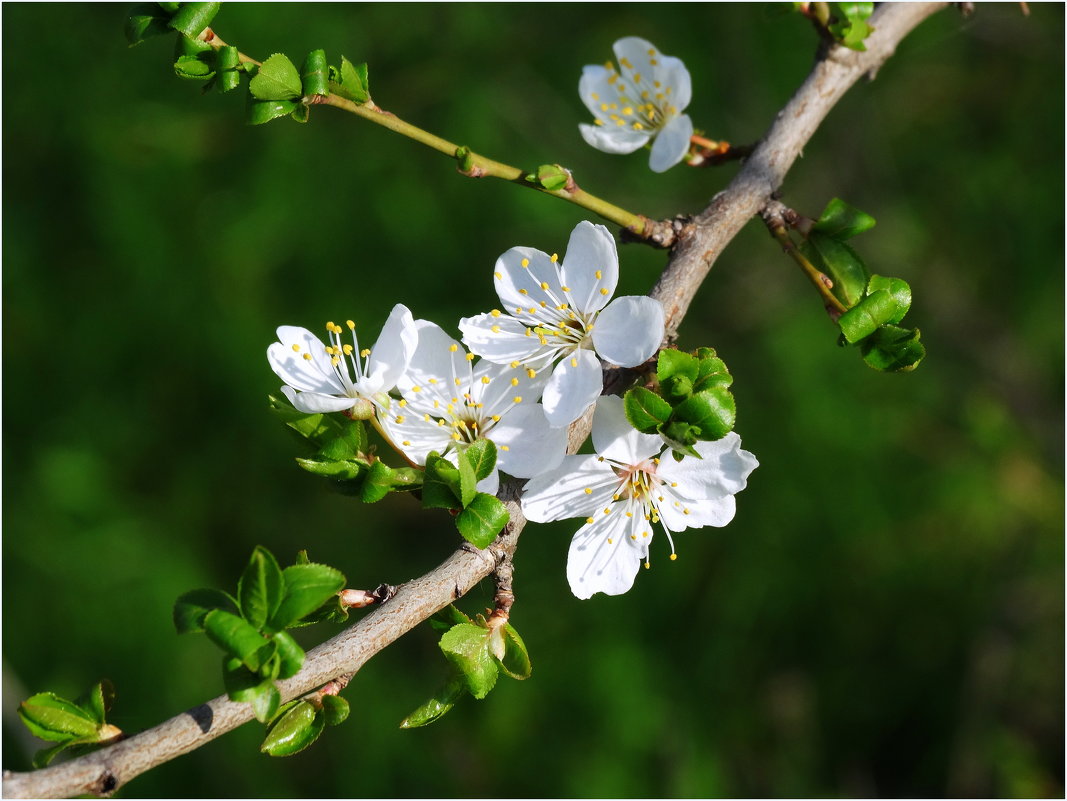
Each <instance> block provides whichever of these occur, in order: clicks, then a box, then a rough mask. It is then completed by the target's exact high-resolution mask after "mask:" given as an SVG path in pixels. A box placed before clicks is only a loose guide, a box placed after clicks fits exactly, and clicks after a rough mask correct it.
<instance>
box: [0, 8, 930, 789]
mask: <svg viewBox="0 0 1067 801" xmlns="http://www.w3.org/2000/svg"><path fill="white" fill-rule="evenodd" d="M945 5H947V4H946V3H914V4H886V5H883V6H880V7H879V8H878V10H877V11H876V12H875V14H874V16H873V17H872V19H871V23H872V25H873V26H874V28H875V31H874V33H873V34H872V35H871V36H870V37H869V38H868V39H867V40H866V42H865V43H866V45H867V50H866V52H855V51H851V50H847V49H845V48H842V47H831V48H829V50H828V52H827V53H826V55H825V56H824V57H823V58H822V59H820V60H819V61H818V63H817V64H816V65H815V68H814V70H813V71H812V73H811V74H810V75H809V76H808V78H807V80H806V81H805V82H804V84H803V85H802V86H801V87H800V89H798V90H797V92H796V94H795V95H794V96H793V98H792V99H791V100H790V101H789V103H788V104H787V105H786V106H785V108H784V109H782V111H781V112H779V114H778V116H777V118H776V119H775V121H774V124H773V125H772V126H771V128H770V130H769V131H768V132H767V134H766V135H765V136H764V138H763V139H762V140H761V141H760V143H759V144H758V146H757V147H756V148H755V150H754V151H753V153H752V155H751V156H750V157H749V158H748V159H747V160H746V161H745V163H744V165H743V167H742V168H741V170H740V171H739V172H738V174H737V176H736V177H735V178H734V180H733V181H732V182H731V183H730V185H729V186H728V187H727V188H726V190H724V191H723V192H721V193H719V194H718V195H716V196H715V198H713V199H712V201H711V204H710V205H709V206H708V207H707V208H706V209H705V210H704V211H703V212H701V213H700V214H699V215H697V216H696V217H694V218H693V219H692V220H689V221H684V220H678V221H673V222H664V223H660V224H659V226H660V228H658V229H657V230H661V229H662V230H661V235H662V236H663V237H664V242H663V244H670V245H671V248H672V249H671V255H670V260H669V262H668V265H667V267H666V269H665V270H664V272H663V274H662V275H661V276H660V279H659V281H658V282H657V283H656V286H655V288H654V289H653V290H652V292H651V293H650V294H651V295H652V297H655V298H657V299H659V300H660V301H662V303H663V305H664V308H665V309H666V312H667V330H666V339H667V341H671V340H672V339H673V338H674V337H675V335H676V333H677V331H678V326H679V325H680V324H681V322H682V320H683V319H684V317H685V315H686V312H687V311H688V309H689V305H690V303H691V302H692V300H693V296H694V295H695V294H696V292H697V290H698V289H699V288H700V285H701V283H702V282H703V280H704V278H705V277H706V276H707V274H708V271H709V270H710V269H711V266H712V265H713V264H714V263H715V259H716V258H717V257H718V255H719V254H720V253H722V251H723V249H724V248H725V247H726V245H727V244H729V242H730V241H731V240H732V239H733V238H734V236H736V235H737V233H738V232H739V231H740V230H741V228H742V227H743V226H744V225H745V223H746V222H748V221H749V220H750V219H751V218H752V217H753V216H755V215H756V214H758V213H759V211H760V209H762V208H763V206H764V205H765V204H766V203H767V202H768V201H769V200H770V199H771V198H772V196H773V194H774V193H775V192H776V191H777V190H778V188H779V187H780V186H781V184H782V182H783V180H784V179H785V175H786V173H787V172H788V171H789V168H790V167H791V166H792V165H793V162H794V161H795V160H796V158H797V157H798V156H799V154H800V152H801V149H802V148H803V147H804V145H805V144H806V143H807V142H808V140H809V139H810V138H811V136H812V135H813V134H814V133H815V130H816V129H817V128H818V126H819V124H820V123H821V122H822V120H823V118H824V117H826V115H827V114H828V113H829V112H830V110H831V109H832V108H833V107H834V105H835V104H836V103H837V101H838V100H840V98H841V96H842V95H844V93H845V92H846V91H848V89H849V88H850V87H851V86H852V85H853V84H854V83H855V82H856V81H857V80H859V78H861V77H862V76H864V75H872V76H873V74H874V73H875V72H876V71H877V69H878V68H879V67H880V66H881V65H882V63H883V62H884V61H885V60H886V59H887V58H889V57H890V56H891V55H892V54H893V52H894V50H895V49H896V46H897V44H898V43H899V42H900V40H901V39H903V38H904V37H905V36H907V34H908V33H909V32H910V31H911V30H912V29H913V28H914V27H915V26H916V25H918V24H919V23H920V22H922V21H923V20H924V19H926V18H927V17H929V16H930V15H931V14H933V13H934V12H936V11H938V10H940V9H941V8H943V7H944V6H945ZM591 423H592V415H591V413H587V414H586V415H585V416H584V417H583V418H582V419H580V420H579V421H577V422H576V423H574V425H573V426H572V427H571V432H570V434H571V436H570V445H571V451H572V452H573V451H575V450H577V448H578V446H579V445H580V444H581V443H582V442H583V441H584V440H585V438H586V437H587V436H588V434H589V430H590V428H591ZM520 488H521V485H520V484H517V483H515V482H511V483H508V484H505V485H504V487H503V488H502V489H501V493H500V494H501V498H502V499H503V500H504V501H505V503H506V504H507V507H508V511H509V512H510V514H511V522H510V523H509V524H508V526H507V528H506V529H505V530H504V533H502V534H501V535H500V536H499V537H498V538H497V539H496V541H495V542H493V544H492V545H490V546H489V548H487V549H486V550H484V551H479V550H477V549H474V548H473V547H471V546H465V547H461V548H459V549H458V550H457V551H456V552H455V553H453V554H452V555H451V556H450V557H449V558H448V559H447V560H445V561H444V562H443V563H442V564H441V565H440V566H438V567H437V568H436V569H434V570H433V571H431V572H430V573H427V574H426V575H424V576H422V577H421V578H417V579H414V580H412V581H409V582H407V583H406V584H403V585H401V586H400V587H399V588H398V590H397V592H396V594H395V595H394V596H393V597H392V598H391V599H389V600H388V601H387V602H386V603H384V604H382V605H381V606H380V607H378V608H377V609H375V610H373V611H372V612H371V613H370V614H368V615H367V616H366V617H364V618H363V619H362V620H361V621H359V622H358V623H356V624H355V625H353V626H351V627H349V628H348V629H346V630H345V631H343V632H341V633H340V634H338V635H337V636H336V637H334V638H333V639H331V640H329V641H327V642H325V643H323V644H322V645H320V646H318V647H317V648H315V649H313V650H312V651H310V652H309V653H308V655H307V659H306V661H305V663H304V667H303V669H302V670H301V671H300V673H298V674H297V675H296V676H294V677H293V678H291V679H288V680H286V681H282V682H279V683H278V685H279V690H280V691H281V695H282V699H283V701H285V700H289V699H291V698H294V697H296V696H299V695H303V694H305V693H308V692H310V691H312V690H315V689H317V688H319V687H321V686H322V685H324V684H326V683H327V682H329V681H330V680H332V679H335V678H337V677H341V676H348V675H351V674H353V673H356V672H357V671H358V670H359V669H360V668H361V667H362V666H363V665H364V663H366V662H367V660H368V659H370V658H371V657H372V656H374V654H376V653H378V652H379V651H381V650H382V649H383V648H385V647H386V646H388V645H389V644H390V643H392V642H393V641H394V640H396V639H398V638H399V637H400V636H401V635H403V634H405V633H406V632H408V631H410V630H411V629H412V628H414V627H415V626H417V625H418V624H419V623H421V622H422V621H424V620H426V618H428V617H429V616H430V615H432V614H433V613H434V612H436V611H438V610H439V609H441V608H443V607H445V606H447V605H448V604H450V603H452V602H453V601H454V600H456V599H457V598H460V597H461V596H463V595H464V594H465V593H467V592H468V591H469V590H470V589H471V588H472V587H473V586H474V585H475V584H477V583H478V582H479V581H481V580H482V579H484V578H486V577H487V576H490V575H492V573H493V572H494V570H495V569H496V567H497V565H499V564H500V563H501V561H502V560H504V559H505V558H507V557H509V556H511V555H513V554H514V552H515V548H516V547H517V545H518V540H519V534H520V533H521V531H522V529H523V527H524V526H525V524H526V518H525V517H523V514H522V510H521V509H520V507H519V504H518V498H519V490H520ZM251 719H252V712H251V709H250V707H249V705H248V704H237V703H234V702H232V701H230V700H228V699H227V698H226V697H225V696H222V697H219V698H216V699H215V700H213V701H209V702H208V703H206V704H202V705H200V706H198V707H194V708H193V709H190V710H188V711H187V712H184V713H182V714H180V715H178V716H177V717H174V718H171V719H170V720H168V721H165V722H164V723H161V724H160V725H158V726H156V727H155V728H152V729H149V730H148V731H145V732H142V733H141V734H138V735H135V736H133V737H130V738H129V739H126V740H123V741H121V742H119V743H117V744H115V745H113V746H110V747H108V748H105V749H102V750H100V751H97V752H95V753H92V754H88V755H86V756H83V757H81V758H79V759H74V760H71V761H69V762H66V763H62V764H59V765H56V766H54V767H49V768H45V769H43V770H39V771H35V772H33V773H11V772H5V773H4V776H3V795H4V797H5V798H62V797H66V796H73V795H82V794H91V795H107V794H109V793H111V792H113V791H114V790H116V789H117V788H119V787H121V786H122V785H124V784H126V783H127V782H128V781H130V780H131V779H133V778H134V777H136V776H138V775H140V774H141V773H143V772H145V771H146V770H149V769H151V768H153V767H155V766H156V765H159V764H161V763H163V762H167V761H169V760H171V759H174V758H175V757H177V756H180V755H182V754H185V753H188V752H189V751H192V750H194V749H196V748H199V747H200V746H202V745H204V744H205V743H207V742H208V741H210V740H212V739H214V738H216V737H218V736H220V735H222V734H225V733H226V732H228V731H230V730H231V729H234V728H236V727H237V726H240V725H242V724H244V723H247V722H248V721H250V720H251Z"/></svg>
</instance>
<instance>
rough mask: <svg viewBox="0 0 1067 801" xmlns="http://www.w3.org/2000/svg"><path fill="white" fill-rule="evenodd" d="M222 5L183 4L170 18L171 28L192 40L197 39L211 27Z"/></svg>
mask: <svg viewBox="0 0 1067 801" xmlns="http://www.w3.org/2000/svg"><path fill="white" fill-rule="evenodd" d="M221 5H222V3H182V4H180V6H179V7H178V10H177V11H175V12H174V16H172V17H171V18H170V27H172V28H174V30H176V31H178V32H179V33H182V34H184V35H185V36H188V37H190V38H196V37H197V36H199V35H200V34H201V33H203V32H204V29H205V28H207V27H208V26H209V25H211V21H212V20H213V19H214V18H215V15H216V14H218V13H219V7H220V6H221Z"/></svg>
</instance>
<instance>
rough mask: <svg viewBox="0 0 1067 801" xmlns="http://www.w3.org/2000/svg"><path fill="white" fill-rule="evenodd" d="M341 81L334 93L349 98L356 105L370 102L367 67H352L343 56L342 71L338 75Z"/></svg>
mask: <svg viewBox="0 0 1067 801" xmlns="http://www.w3.org/2000/svg"><path fill="white" fill-rule="evenodd" d="M338 78H339V79H340V80H339V82H338V85H337V87H336V88H335V90H334V91H336V92H337V94H339V95H341V96H342V97H347V98H348V99H349V100H353V101H355V102H356V103H366V102H367V101H368V100H370V90H369V88H368V86H369V84H368V82H367V65H366V64H365V63H364V64H360V65H358V66H352V62H350V61H349V60H348V59H347V58H345V57H344V56H341V70H340V73H339V74H338Z"/></svg>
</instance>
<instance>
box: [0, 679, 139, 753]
mask: <svg viewBox="0 0 1067 801" xmlns="http://www.w3.org/2000/svg"><path fill="white" fill-rule="evenodd" d="M114 698H115V691H114V688H112V686H111V683H110V682H107V681H102V682H99V683H97V684H95V685H94V686H93V687H92V688H91V689H90V690H89V691H88V692H87V693H86V694H85V695H83V696H82V697H81V698H79V699H78V700H77V701H68V700H67V699H65V698H61V697H60V696H58V695H56V694H55V693H51V692H42V693H37V694H36V695H31V696H30V697H29V698H27V699H26V700H25V701H23V702H22V703H21V704H19V708H18V713H19V719H20V720H21V721H22V723H23V724H24V725H25V726H26V728H27V729H29V730H30V733H31V734H33V735H34V736H35V737H39V738H40V739H42V740H47V741H48V742H51V743H55V745H53V746H50V747H48V748H45V749H42V750H41V751H38V752H37V754H36V756H34V758H33V766H34V767H35V768H43V767H45V766H46V765H48V764H49V763H50V762H51V761H52V760H53V759H55V757H56V756H58V755H59V754H60V753H61V752H62V751H64V750H66V749H68V748H71V749H74V750H76V751H78V752H81V753H84V752H86V751H91V750H93V749H95V748H99V747H100V746H102V745H106V744H108V743H111V742H114V741H115V740H116V739H118V738H119V737H121V736H122V732H121V731H120V730H119V729H118V728H116V727H115V726H112V725H111V724H109V723H108V722H107V720H106V719H105V716H106V714H107V711H108V710H109V709H110V708H111V704H112V702H113V701H114Z"/></svg>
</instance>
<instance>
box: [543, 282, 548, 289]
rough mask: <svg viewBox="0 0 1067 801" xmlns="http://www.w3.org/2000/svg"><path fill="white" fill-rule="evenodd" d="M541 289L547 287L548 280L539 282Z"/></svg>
mask: <svg viewBox="0 0 1067 801" xmlns="http://www.w3.org/2000/svg"><path fill="white" fill-rule="evenodd" d="M541 289H548V282H547V281H542V282H541Z"/></svg>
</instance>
